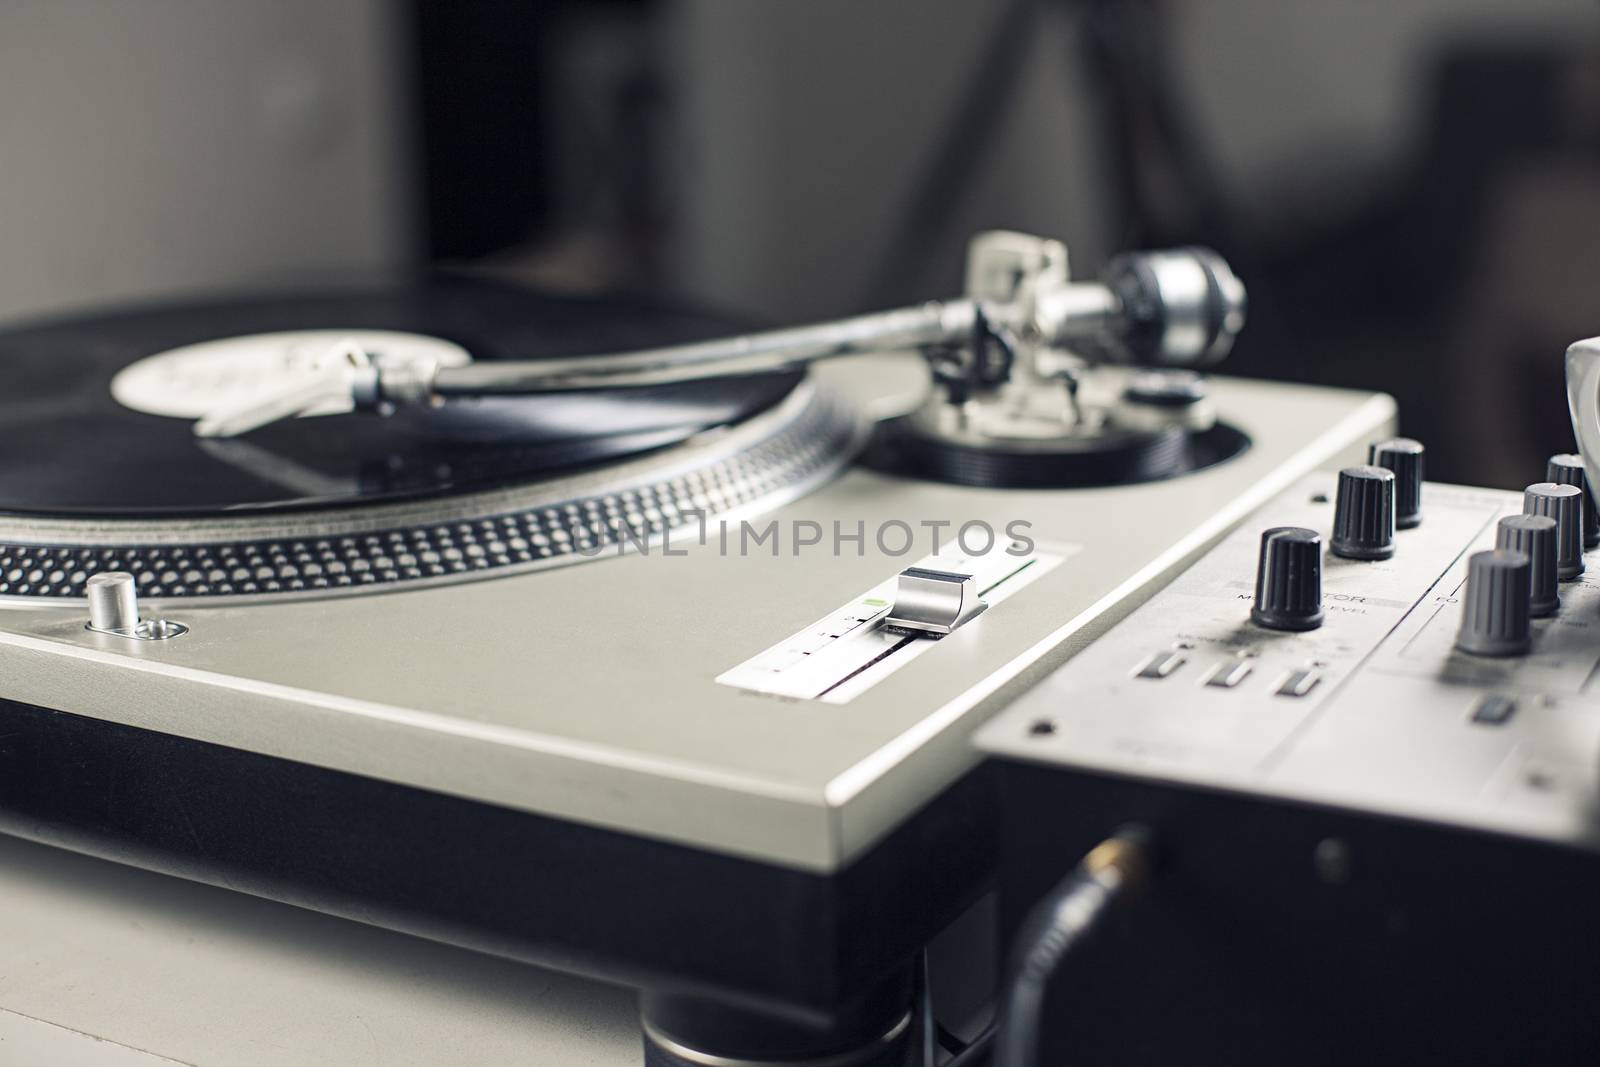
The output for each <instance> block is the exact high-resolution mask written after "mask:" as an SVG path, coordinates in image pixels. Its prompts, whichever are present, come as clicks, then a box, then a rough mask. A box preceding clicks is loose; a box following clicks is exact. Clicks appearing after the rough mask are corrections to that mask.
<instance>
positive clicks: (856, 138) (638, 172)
mask: <svg viewBox="0 0 1600 1067" xmlns="http://www.w3.org/2000/svg"><path fill="white" fill-rule="evenodd" d="M994 227H1006V228H1012V229H1021V230H1026V231H1031V232H1037V233H1042V234H1050V235H1056V236H1061V237H1064V238H1066V239H1067V241H1068V242H1069V245H1070V247H1071V250H1072V255H1073V262H1074V270H1075V273H1080V274H1086V273H1094V272H1095V271H1097V270H1098V268H1099V266H1100V265H1101V263H1103V261H1104V260H1105V258H1106V257H1107V256H1108V255H1109V254H1111V253H1113V252H1114V251H1117V250H1119V249H1123V248H1133V247H1155V246H1161V245H1170V244H1176V243H1186V242H1201V243H1205V244H1209V245H1212V246H1214V247H1215V248H1217V249H1218V250H1219V251H1221V252H1222V253H1223V254H1224V255H1226V256H1227V257H1228V258H1229V259H1230V260H1231V261H1232V263H1233V264H1234V266H1235V268H1236V269H1237V270H1238V272H1239V273H1240V275H1241V276H1242V277H1243V278H1244V279H1245V282H1246V284H1247V285H1248V286H1249V289H1250V302H1251V322H1250V325H1249V326H1248V328H1247V329H1246V332H1245V334H1244V337H1243V339H1242V340H1241V343H1240V346H1239V348H1238V349H1237V351H1236V354H1235V355H1234V356H1233V357H1232V359H1231V360H1230V362H1229V363H1228V364H1227V365H1225V369H1226V370H1227V371H1228V372H1229V373H1237V374H1248V375H1255V376H1264V377H1271V378H1282V379H1290V380H1297V381H1310V382H1322V383H1329V384H1336V385H1349V386H1356V387H1361V388H1377V389H1385V390H1387V391H1389V392H1392V393H1394V394H1395V395H1396V396H1398V397H1399V399H1400V401H1401V412H1402V419H1403V427H1402V428H1403V430H1404V431H1405V432H1406V433H1408V434H1411V435H1414V436H1417V437H1421V438H1424V439H1425V440H1426V441H1427V443H1428V445H1429V473H1430V475H1431V476H1433V477H1435V478H1437V479H1440V480H1450V481H1462V482H1472V483H1483V484H1492V485H1502V486H1506V487H1520V486H1521V485H1523V484H1524V483H1525V482H1526V481H1527V480H1528V470H1529V468H1530V465H1532V466H1533V467H1535V468H1537V466H1538V464H1539V463H1540V462H1541V461H1542V459H1543V457H1544V455H1545V454H1547V453H1549V452H1553V451H1562V450H1566V449H1568V448H1570V447H1571V441H1570V431H1569V430H1568V428H1567V426H1566V413H1565V407H1564V395H1563V392H1562V370H1561V354H1562V351H1563V349H1564V348H1565V346H1566V345H1567V344H1568V343H1569V342H1570V341H1572V340H1575V339H1577V338H1579V337H1582V336H1588V335H1593V334H1600V290H1597V286H1596V284H1595V283H1596V281H1597V279H1600V273H1595V272H1596V271H1597V267H1600V4H1597V3H1595V2H1594V0H1346V2H1344V3H1338V4H1330V3H1327V2H1325V0H806V2H804V3H798V2H794V3H779V2H777V0H583V2H580V0H523V2H520V3H511V2H496V3H490V2H474V0H393V2H388V0H336V2H326V0H278V2H275V3H272V4H263V3H259V2H254V0H143V2H141V3H137V4H129V3H121V2H116V0H5V3H3V4H0V322H3V321H7V320H20V319H24V318H33V317H38V316H41V315H48V314H60V313H70V312H76V311H78V310H80V309H84V308H88V307H93V306H96V305H100V304H105V303H108V302H126V301H128V300H132V299H143V298H170V297H174V296H178V295H189V294H193V293H196V292H200V291H219V290H238V289H242V288H258V287H259V288H269V287H276V286H283V285H291V284H292V285H303V284H305V283H306V282H307V281H308V280H309V281H312V282H313V283H315V282H316V281H317V280H318V279H327V280H330V281H332V280H336V279H341V278H346V277H352V276H356V275H368V274H372V273H384V272H389V271H405V270H413V269H416V268H419V267H424V268H426V267H432V266H435V265H448V266H450V267H452V268H460V269H469V270H477V271H486V272H491V273H494V274H496V275H499V276H503V277H507V278H514V279H519V280H522V281H524V282H526V283H528V284H530V285H535V286H538V287H540V288H544V289H550V290H559V291H565V292H575V293H589V294H600V295H604V296H607V297H621V298H625V299H641V300H646V301H650V302H664V301H665V302H674V303H687V304H690V305H694V306H698V307H704V308H709V309H712V310H716V311H720V312H724V313H726V314H727V315H729V316H730V318H731V319H733V320H736V321H745V322H756V323H777V322H788V321H797V320H804V319H812V318H820V317H828V316H835V315H842V314H847V313H851V312H857V311H863V310H868V309H871V308H874V307H879V306H886V305H889V304H893V303H897V302H906V301H912V300H917V299H922V298H928V297H934V296H942V295H948V294H951V293H954V292H956V291H957V290H958V289H959V285H960V276H961V264H962V255H963V248H964V245H965V241H966V238H967V236H968V235H970V234H971V233H972V232H973V231H975V230H979V229H985V228H994Z"/></svg>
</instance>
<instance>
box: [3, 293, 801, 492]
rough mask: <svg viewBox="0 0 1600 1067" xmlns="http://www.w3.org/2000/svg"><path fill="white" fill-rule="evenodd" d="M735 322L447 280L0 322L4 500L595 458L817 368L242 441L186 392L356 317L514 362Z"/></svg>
mask: <svg viewBox="0 0 1600 1067" xmlns="http://www.w3.org/2000/svg"><path fill="white" fill-rule="evenodd" d="M731 329H732V327H731V326H730V324H728V323H727V322H725V321H721V320H717V319H714V318H711V317H708V316H704V315H697V314H690V313H684V312H680V311H675V310H670V309H665V308H660V307H650V306H647V305H624V304H617V303H613V302H602V301H589V300H575V299H564V298H555V297H548V296H542V295H538V294H535V293H531V292H528V291H526V290H522V289H518V288H515V287H511V286H506V285H500V284H494V283H489V282H483V281H478V280H472V279H465V278H449V277H445V278H436V279H431V280H429V281H426V282H421V283H415V284H406V285H400V286H392V287H386V288H377V289H364V290H330V291H327V292H320V293H307V294H299V295H290V296H275V297H272V298H264V299H236V300H227V301H214V302H208V303H195V304H184V305H165V306H156V307H149V308H141V309H132V310H123V311H118V312H116V313H113V314H106V315H100V316H94V317H80V318H70V319H62V320H57V321H52V322H47V323H43V324H39V325H34V326H25V327H22V328H17V329H13V330H11V331H9V332H0V368H4V372H5V373H6V374H7V375H9V379H10V380H9V383H8V386H7V388H5V389H4V390H0V511H3V512H9V513H13V514H26V515H59V516H73V515H85V516H87V515H105V516H111V515H122V516H135V515H150V516H155V515H196V516H203V515H211V514H219V513H225V512H239V511H275V510H282V511H289V510H296V509H311V508H322V507H331V506H349V505H351V504H355V503H360V502H362V501H364V500H369V499H370V500H388V499H400V498H408V497H423V496H429V495H438V494H445V493H450V492H454V491H461V490H474V489H484V488H493V487H496V486H504V485H511V484H521V483H526V482H529V481H533V480H537V479H540V478H544V477H547V476H549V475H551V474H554V473H556V472H568V471H573V470H576V469H579V468H584V467H592V466H594V465H596V464H601V463H605V462H607V461H613V460H617V459H620V458H623V457H626V456H630V455H638V454H640V453H643V452H646V451H649V450H652V449H656V448H661V447H664V446H667V445H671V444H674V443H677V442H680V441H683V440H685V439H686V438H688V437H690V436H692V435H694V434H696V433H699V432H701V431H703V430H705V429H707V428H710V427H714V426H719V425H726V424H729V423H733V422H737V421H739V420H741V419H743V418H746V417H748V416H750V415H752V414H754V413H756V412H759V411H762V410H765V409H767V408H770V407H771V406H773V405H774V404H776V403H777V402H778V401H780V400H782V399H783V398H784V397H785V396H786V395H788V394H789V392H790V391H791V390H792V389H793V387H794V385H795V384H796V382H797V381H798V380H799V375H796V374H776V375H762V376H745V377H738V378H727V379H720V380H715V381H709V382H697V383H685V384H680V385H672V386H656V387H649V388H642V389H618V390H611V391H604V392H599V391H597V392H593V393H567V394H561V395H549V396H535V397H518V398H495V399H492V400H469V401H455V402H451V403H450V404H447V405H445V406H444V407H442V408H439V409H435V410H426V409H425V410H416V411H403V412H401V413H399V414H397V415H395V416H393V417H390V418H381V417H377V416H375V415H372V414H368V413H361V414H357V413H350V412H346V413H336V414H319V415H312V416H307V417H302V418H297V419H290V420H287V421H284V422H280V423H276V424H272V425H269V426H265V427H262V428H261V429H259V430H256V431H254V432H252V433H250V434H247V435H244V436H242V437H238V438H232V439H209V440H208V439H201V438H196V437H195V436H194V435H193V433H192V425H193V417H194V415H193V412H192V411H190V410H189V409H188V408H186V406H185V405H190V406H191V407H192V406H193V405H195V404H200V405H202V406H203V405H204V404H205V403H210V402H213V401H215V400H216V399H217V398H218V397H225V396H230V395H231V396H234V397H237V396H240V395H248V394H249V393H250V391H251V390H252V389H256V388H259V387H261V385H262V382H261V381H260V376H261V375H266V376H268V377H270V376H271V375H272V374H274V373H277V370H276V368H277V366H278V365H279V364H282V363H283V362H284V361H285V360H290V359H293V358H299V356H298V355H296V353H297V352H300V351H301V350H304V349H305V348H306V347H307V346H308V345H312V346H314V345H316V344H321V343H325V342H326V340H327V339H328V338H338V337H340V336H341V335H345V334H349V335H351V336H360V337H362V338H363V339H364V341H365V342H368V343H370V344H371V346H372V347H374V348H376V349H377V351H376V352H375V353H374V355H375V358H378V359H380V360H381V359H382V358H384V351H383V349H384V348H385V347H386V346H388V345H391V344H392V345H395V346H401V347H404V346H407V345H411V346H422V347H424V348H428V349H430V350H437V351H439V352H442V353H444V354H445V356H446V358H449V356H450V354H451V353H457V354H460V355H461V358H466V357H467V356H468V355H470V358H471V359H474V360H496V359H513V358H515V359H534V358H540V357H549V356H569V355H580V354H585V353H595V352H605V351H614V350H620V349H627V348H636V347H647V346H653V345H661V344H672V343H677V342H682V341H689V340H696V339H700V338H705V337H711V336H716V335H718V334H723V333H727V332H730V330H731ZM311 331H319V332H311ZM320 331H328V332H327V333H322V332H320ZM371 331H383V332H382V333H372V332H371ZM239 338H245V339H246V341H244V342H240V341H238V340H236V339H239ZM220 341H225V342H226V343H224V344H213V342H220ZM194 346H198V347H194ZM119 376H120V377H119ZM114 382H115V383H116V394H117V395H116V396H113V383H114Z"/></svg>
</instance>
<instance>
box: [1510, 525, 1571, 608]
mask: <svg viewBox="0 0 1600 1067" xmlns="http://www.w3.org/2000/svg"><path fill="white" fill-rule="evenodd" d="M1494 546H1495V547H1496V548H1508V549H1511V550H1512V551H1514V552H1521V553H1523V554H1524V555H1526V556H1527V557H1528V614H1529V615H1532V616H1533V617H1534V618H1536V619H1537V618H1540V617H1541V616H1544V615H1550V614H1553V613H1554V612H1555V610H1556V609H1557V608H1559V607H1560V606H1561V594H1560V593H1559V592H1558V591H1557V589H1556V520H1554V519H1552V518H1548V517H1546V516H1544V515H1507V516H1506V517H1505V518H1503V519H1501V520H1500V525H1499V527H1498V528H1497V529H1496V530H1495V545H1494Z"/></svg>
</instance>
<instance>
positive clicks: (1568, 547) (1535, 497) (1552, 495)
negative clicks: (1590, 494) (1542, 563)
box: [1522, 482, 1583, 582]
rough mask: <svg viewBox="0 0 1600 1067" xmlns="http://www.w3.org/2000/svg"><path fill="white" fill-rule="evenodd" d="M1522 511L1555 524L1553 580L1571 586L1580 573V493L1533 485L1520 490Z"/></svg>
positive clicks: (1565, 487)
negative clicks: (1556, 579) (1554, 577)
mask: <svg viewBox="0 0 1600 1067" xmlns="http://www.w3.org/2000/svg"><path fill="white" fill-rule="evenodd" d="M1522 510H1523V512H1524V513H1525V514H1528V515H1544V516H1546V517H1547V518H1551V519H1554V520H1556V577H1557V578H1560V579H1561V580H1562V581H1563V582H1570V581H1571V580H1572V579H1574V578H1576V577H1577V576H1578V575H1580V574H1582V573H1583V528H1582V527H1583V490H1581V489H1579V488H1578V487H1577V486H1575V485H1560V484H1558V483H1556V482H1535V483H1533V484H1532V485H1530V486H1528V488H1527V489H1525V490H1523V493H1522Z"/></svg>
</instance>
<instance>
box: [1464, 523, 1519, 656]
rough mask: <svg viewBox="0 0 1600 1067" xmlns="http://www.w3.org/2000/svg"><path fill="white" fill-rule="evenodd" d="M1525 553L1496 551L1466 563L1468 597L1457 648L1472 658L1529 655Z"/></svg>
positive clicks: (1504, 550)
mask: <svg viewBox="0 0 1600 1067" xmlns="http://www.w3.org/2000/svg"><path fill="white" fill-rule="evenodd" d="M1528 569H1529V562H1528V557H1527V554H1526V553H1523V552H1513V551H1512V550H1510V549H1506V548H1497V549H1495V550H1494V551H1492V552H1475V553H1473V555H1472V558H1471V559H1469V560H1468V561H1467V595H1466V602H1465V604H1464V605H1463V606H1462V610H1461V630H1460V631H1459V632H1458V633H1457V634H1456V647H1457V648H1459V649H1460V650H1461V651H1463V652H1470V653H1472V654H1473V655H1474V656H1518V655H1521V654H1522V653H1524V652H1526V651H1528V644H1529V642H1530V640H1531V639H1532V637H1531V633H1530V631H1529V627H1528V589H1529V580H1528Z"/></svg>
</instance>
